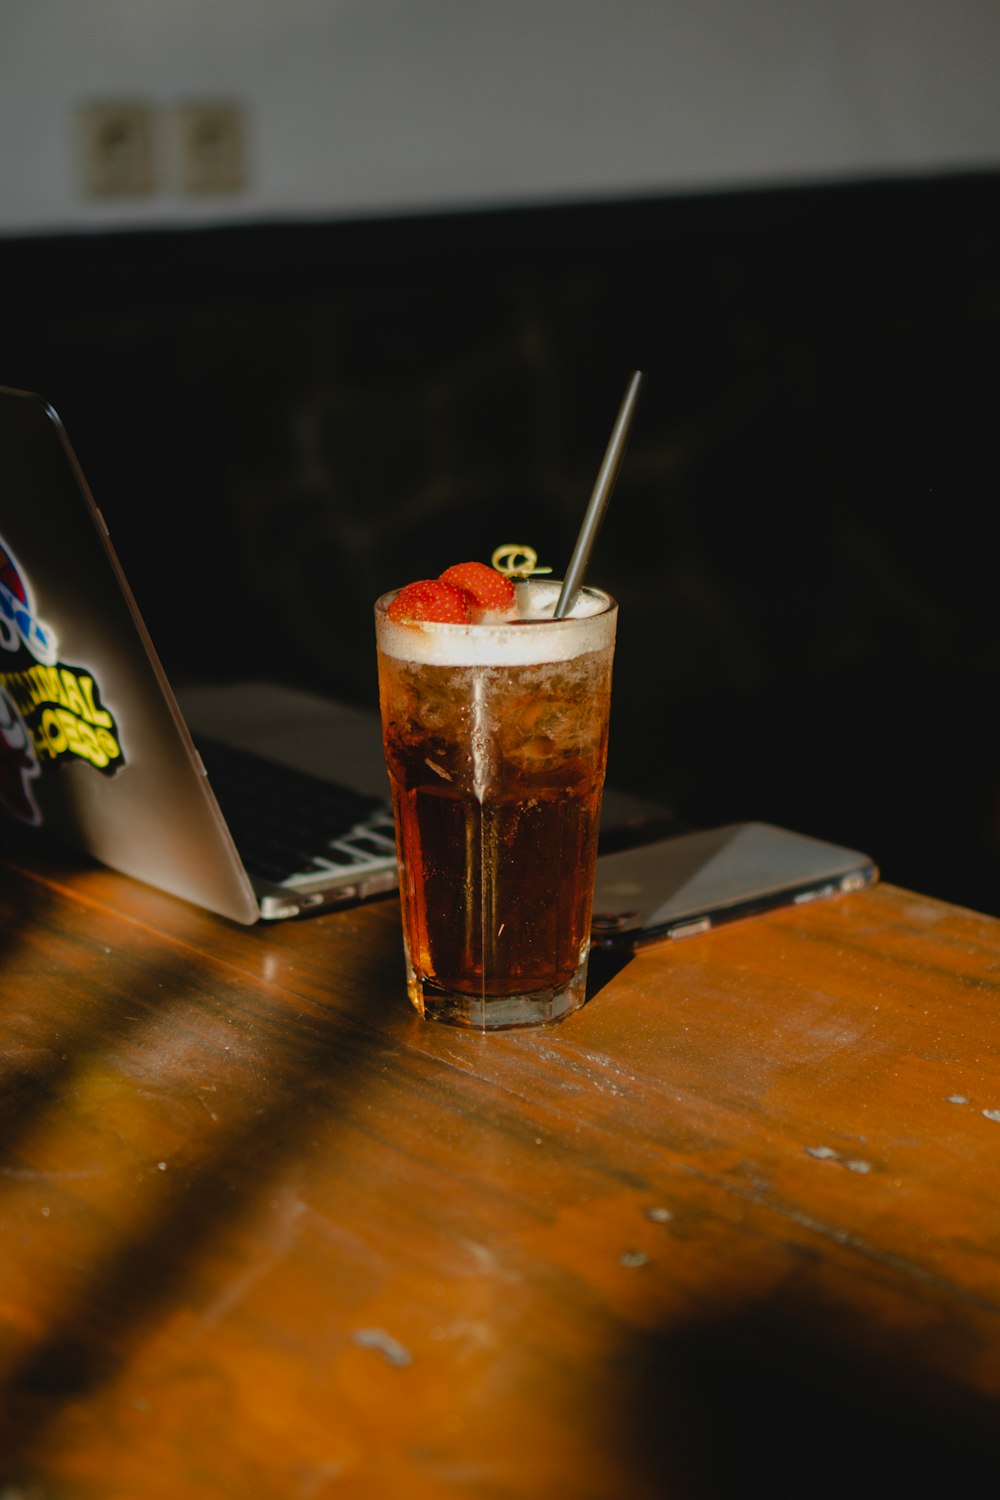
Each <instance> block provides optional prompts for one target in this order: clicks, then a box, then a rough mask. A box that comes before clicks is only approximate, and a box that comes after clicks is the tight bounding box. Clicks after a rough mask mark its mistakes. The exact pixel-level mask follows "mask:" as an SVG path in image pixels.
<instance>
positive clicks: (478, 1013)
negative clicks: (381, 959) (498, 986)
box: [406, 959, 587, 1031]
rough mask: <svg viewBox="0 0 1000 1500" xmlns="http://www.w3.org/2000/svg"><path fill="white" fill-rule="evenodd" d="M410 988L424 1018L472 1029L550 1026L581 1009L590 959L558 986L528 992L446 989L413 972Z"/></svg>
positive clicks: (413, 1000)
mask: <svg viewBox="0 0 1000 1500" xmlns="http://www.w3.org/2000/svg"><path fill="white" fill-rule="evenodd" d="M406 987H407V992H408V994H409V996H410V1000H411V1002H412V1004H413V1005H414V1006H415V1007H416V1009H417V1010H418V1011H419V1012H420V1014H421V1015H422V1016H423V1018H424V1020H425V1021H440V1022H442V1023H443V1024H444V1025H445V1026H464V1027H465V1028H466V1029H467V1030H470V1031H513V1030H515V1029H516V1028H518V1027H524V1026H547V1025H550V1024H551V1023H552V1022H553V1021H561V1020H562V1019H563V1017H564V1016H568V1015H571V1014H572V1013H573V1011H575V1010H579V1009H580V1006H581V1005H583V1003H584V1001H585V1000H586V998H587V960H586V959H584V961H583V963H582V964H581V965H580V967H579V968H578V969H577V971H576V973H575V974H574V975H573V976H572V978H571V979H569V980H568V982H567V983H566V984H564V985H560V986H559V988H558V989H547V990H535V991H534V992H533V993H532V994H529V995H486V996H480V995H461V994H459V993H457V992H456V991H455V990H445V989H442V987H441V986H440V985H439V984H436V983H435V982H434V980H432V979H421V978H420V977H419V976H418V975H416V974H411V975H410V976H409V978H408V981H407V986H406Z"/></svg>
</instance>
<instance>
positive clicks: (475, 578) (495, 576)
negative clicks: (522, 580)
mask: <svg viewBox="0 0 1000 1500" xmlns="http://www.w3.org/2000/svg"><path fill="white" fill-rule="evenodd" d="M441 582H442V583H450V584H451V586H452V588H456V589H462V591H463V592H464V593H466V594H469V595H470V596H471V598H472V603H473V604H474V605H475V607H476V608H477V609H510V607H511V605H512V604H513V603H514V585H513V584H512V583H511V581H510V579H509V578H507V577H505V576H504V574H503V573H498V572H497V570H496V568H488V567H487V566H486V564H485V563H480V562H465V563H455V565H454V567H451V568H445V570H444V572H443V573H442V574H441Z"/></svg>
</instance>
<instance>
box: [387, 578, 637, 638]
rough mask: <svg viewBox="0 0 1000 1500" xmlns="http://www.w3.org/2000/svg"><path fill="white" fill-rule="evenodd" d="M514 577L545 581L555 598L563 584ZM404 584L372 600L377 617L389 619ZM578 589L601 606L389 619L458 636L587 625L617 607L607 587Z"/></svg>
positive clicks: (605, 616)
mask: <svg viewBox="0 0 1000 1500" xmlns="http://www.w3.org/2000/svg"><path fill="white" fill-rule="evenodd" d="M513 581H514V583H515V584H518V583H537V584H544V585H545V586H546V587H547V588H550V589H552V590H554V592H555V599H556V600H557V599H558V597H559V590H560V589H561V588H562V582H561V580H560V579H556V578H547V577H546V578H535V579H532V578H517V579H514V580H513ZM403 588H405V584H400V586H399V588H395V589H389V590H388V591H387V592H386V593H384V594H380V595H379V597H378V598H377V599H376V600H375V613H376V616H378V617H379V618H380V619H384V620H388V614H387V610H388V608H389V605H390V604H391V603H392V601H393V599H395V597H396V595H397V594H398V593H399V592H400V590H401V589H403ZM579 592H580V593H581V594H586V595H587V596H588V597H589V598H591V599H599V600H601V601H603V602H602V607H601V608H600V609H595V610H594V611H593V612H592V613H590V614H586V615H564V616H563V617H562V618H561V619H558V620H557V619H555V618H554V617H553V616H552V615H540V616H538V617H536V618H534V619H527V620H503V619H491V618H487V619H485V620H470V621H468V622H467V623H466V622H463V621H458V620H412V621H403V620H392V621H389V623H390V624H392V625H398V626H399V628H400V629H407V628H410V629H418V630H420V631H422V632H423V631H431V632H433V633H434V634H435V635H437V634H439V633H440V634H442V635H444V636H445V637H449V636H454V637H455V638H459V637H461V636H464V635H467V634H468V633H469V632H470V631H475V632H478V631H480V630H491V631H499V630H516V631H518V632H521V631H523V630H524V629H525V628H526V627H527V628H528V629H531V627H532V626H538V625H544V626H545V627H546V628H547V629H548V630H555V629H574V628H575V629H579V627H580V626H581V625H582V626H584V627H586V626H587V624H588V623H589V622H590V621H597V620H604V619H606V618H607V616H608V615H609V614H611V613H612V611H614V610H617V608H618V601H617V599H615V598H614V597H613V595H611V594H609V593H608V591H607V589H599V588H595V587H594V586H593V585H592V584H583V585H582V586H581V588H580V590H579ZM554 602H555V601H553V607H554Z"/></svg>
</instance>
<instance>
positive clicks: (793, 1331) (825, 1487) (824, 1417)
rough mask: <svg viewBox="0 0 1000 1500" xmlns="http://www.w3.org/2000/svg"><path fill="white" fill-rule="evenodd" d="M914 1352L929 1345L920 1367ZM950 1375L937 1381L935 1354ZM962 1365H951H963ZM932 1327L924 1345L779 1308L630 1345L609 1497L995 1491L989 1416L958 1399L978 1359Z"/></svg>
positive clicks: (861, 1499)
mask: <svg viewBox="0 0 1000 1500" xmlns="http://www.w3.org/2000/svg"><path fill="white" fill-rule="evenodd" d="M924 1339H929V1340H931V1341H932V1342H933V1344H934V1347H935V1348H936V1349H937V1352H938V1360H937V1362H936V1363H935V1364H933V1365H932V1364H931V1362H930V1359H929V1358H928V1353H927V1350H926V1347H925V1344H924ZM942 1344H944V1345H951V1347H952V1348H953V1350H954V1360H953V1362H951V1366H950V1367H952V1368H953V1374H951V1375H942V1364H948V1362H947V1361H943V1360H942V1359H941V1358H940V1351H941V1345H942ZM963 1355H964V1358H963ZM981 1355H982V1351H981V1349H980V1348H978V1347H977V1346H975V1341H974V1340H973V1338H972V1337H971V1336H970V1337H968V1338H967V1340H966V1341H965V1344H964V1347H963V1345H962V1341H961V1339H960V1337H959V1336H958V1334H957V1333H956V1330H955V1328H954V1326H949V1324H948V1322H947V1320H946V1318H945V1317H944V1316H942V1317H941V1319H940V1320H939V1321H938V1322H937V1324H936V1325H930V1331H929V1332H928V1330H927V1329H925V1330H924V1334H923V1337H922V1336H921V1334H920V1333H917V1332H915V1331H908V1332H899V1331H896V1332H892V1333H890V1332H888V1331H887V1330H886V1329H884V1328H879V1327H878V1326H877V1325H876V1324H875V1323H874V1322H873V1321H872V1319H871V1318H870V1316H869V1315H868V1314H865V1315H862V1314H860V1313H859V1312H858V1311H856V1310H854V1309H851V1308H849V1307H833V1306H831V1305H830V1304H829V1303H827V1304H825V1305H824V1306H822V1308H821V1309H820V1308H818V1307H817V1306H816V1305H815V1304H813V1303H811V1302H809V1301H807V1300H806V1299H804V1298H802V1297H801V1296H798V1295H796V1296H794V1297H791V1298H787V1297H778V1298H775V1299H772V1300H770V1301H768V1302H767V1303H764V1304H760V1305H749V1306H746V1307H736V1308H735V1309H731V1310H729V1311H726V1312H720V1313H719V1314H718V1316H716V1317H711V1318H706V1319H700V1320H694V1321H691V1322H688V1323H685V1324H683V1325H681V1326H679V1327H675V1328H672V1329H670V1330H669V1331H667V1332H664V1333H662V1334H661V1335H658V1336H657V1335H652V1336H650V1337H649V1338H648V1339H645V1340H642V1339H640V1340H639V1341H638V1342H637V1343H636V1344H635V1345H634V1346H632V1347H631V1348H629V1349H628V1350H627V1351H626V1353H625V1356H624V1359H623V1371H622V1380H621V1384H620V1387H619V1389H618V1390H617V1391H616V1392H615V1393H614V1394H613V1397H612V1399H611V1401H610V1403H609V1410H610V1411H611V1412H613V1413H614V1418H615V1426H614V1428H613V1438H612V1441H613V1442H614V1444H615V1447H616V1449H617V1448H618V1446H619V1444H620V1445H621V1453H622V1472H623V1475H624V1474H629V1476H630V1478H631V1480H632V1484H631V1485H628V1486H626V1485H623V1491H622V1493H623V1495H625V1494H627V1495H630V1496H631V1495H633V1494H634V1495H636V1496H642V1497H645V1496H647V1495H652V1496H659V1495H664V1496H667V1495H669V1496H670V1497H671V1500H746V1497H749V1496H757V1495H760V1496H767V1497H768V1500H845V1497H853V1500H868V1497H872V1500H875V1497H879V1500H885V1497H890V1500H895V1497H899V1500H902V1497H906V1500H932V1497H933V1500H945V1497H948V1496H957V1495H969V1496H971V1495H995V1494H997V1493H998V1488H1000V1423H998V1412H997V1408H996V1405H995V1403H993V1402H991V1401H989V1400H987V1399H986V1398H985V1397H983V1396H980V1395H976V1394H974V1393H971V1392H970V1391H969V1390H968V1389H963V1388H962V1385H961V1381H962V1377H963V1373H964V1370H965V1368H967V1367H969V1366H971V1365H973V1364H974V1363H975V1361H976V1360H977V1358H981Z"/></svg>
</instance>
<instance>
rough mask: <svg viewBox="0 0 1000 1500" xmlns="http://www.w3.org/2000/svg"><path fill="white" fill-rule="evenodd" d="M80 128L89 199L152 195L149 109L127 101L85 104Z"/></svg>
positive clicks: (83, 169)
mask: <svg viewBox="0 0 1000 1500" xmlns="http://www.w3.org/2000/svg"><path fill="white" fill-rule="evenodd" d="M78 128H79V142H80V150H81V156H82V175H83V186H84V190H85V192H86V193H87V194H88V195H89V196H90V197H94V198H112V197H117V198H122V197H130V196H134V195H137V194H141V193H149V192H152V190H153V186H154V176H155V174H154V165H153V128H152V119H151V114H150V110H149V107H148V106H147V105H145V104H142V103H139V102H136V101H131V100H125V99H123V100H104V101H95V102H93V103H89V104H83V105H81V106H80V108H79V111H78Z"/></svg>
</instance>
